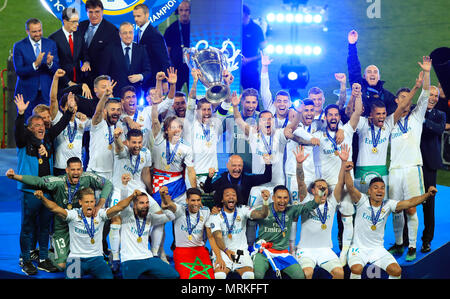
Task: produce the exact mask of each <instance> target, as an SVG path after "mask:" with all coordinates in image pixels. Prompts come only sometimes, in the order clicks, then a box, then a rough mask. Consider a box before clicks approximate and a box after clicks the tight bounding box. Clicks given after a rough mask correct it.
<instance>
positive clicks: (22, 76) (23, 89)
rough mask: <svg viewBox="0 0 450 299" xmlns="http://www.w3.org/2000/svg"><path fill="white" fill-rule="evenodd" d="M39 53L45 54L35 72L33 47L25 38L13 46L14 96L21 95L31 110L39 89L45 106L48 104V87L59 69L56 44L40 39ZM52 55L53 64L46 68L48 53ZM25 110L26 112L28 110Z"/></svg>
mask: <svg viewBox="0 0 450 299" xmlns="http://www.w3.org/2000/svg"><path fill="white" fill-rule="evenodd" d="M41 51H42V52H45V55H44V57H43V58H42V63H41V65H40V66H39V68H38V69H37V70H34V68H33V65H32V64H33V62H34V61H35V60H36V56H35V53H34V46H33V45H32V44H31V42H30V39H29V37H28V36H27V37H26V38H24V39H23V40H21V41H18V42H17V43H15V44H14V50H13V62H14V68H15V70H16V74H17V82H16V90H15V92H14V95H17V94H19V93H20V94H22V95H23V98H24V100H25V101H30V104H31V105H30V107H29V108H28V109H31V110H32V109H33V107H34V106H36V104H41V103H34V100H35V98H36V96H37V93H38V91H39V88H40V89H41V92H42V97H43V99H44V101H45V103H42V104H46V105H49V104H50V86H51V84H52V80H53V74H54V73H55V71H56V70H57V69H58V67H59V60H58V50H57V48H56V44H55V42H54V41H52V40H51V39H47V38H42V43H41ZM49 52H50V53H51V55H53V56H54V57H53V64H52V66H51V67H50V68H49V67H48V66H47V63H46V61H47V55H48V53H49ZM28 109H27V110H28Z"/></svg>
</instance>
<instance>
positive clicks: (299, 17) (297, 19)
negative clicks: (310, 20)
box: [295, 13, 303, 23]
mask: <svg viewBox="0 0 450 299" xmlns="http://www.w3.org/2000/svg"><path fill="white" fill-rule="evenodd" d="M295 22H296V23H303V15H302V14H301V13H298V14H295Z"/></svg>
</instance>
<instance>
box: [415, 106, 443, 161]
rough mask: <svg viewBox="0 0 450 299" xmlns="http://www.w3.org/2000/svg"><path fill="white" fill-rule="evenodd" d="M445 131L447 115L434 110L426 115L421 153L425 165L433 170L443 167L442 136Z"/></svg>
mask: <svg viewBox="0 0 450 299" xmlns="http://www.w3.org/2000/svg"><path fill="white" fill-rule="evenodd" d="M444 130H445V113H444V112H442V111H440V110H438V109H432V110H431V111H427V112H426V113H425V122H424V124H423V131H422V136H421V139H420V151H421V152H422V159H423V164H424V165H426V166H427V167H428V168H431V169H435V170H436V169H439V168H441V167H442V158H441V136H442V133H444Z"/></svg>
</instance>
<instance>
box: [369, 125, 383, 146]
mask: <svg viewBox="0 0 450 299" xmlns="http://www.w3.org/2000/svg"><path fill="white" fill-rule="evenodd" d="M370 132H371V133H372V146H373V147H377V145H378V142H380V137H381V128H379V129H378V133H377V136H375V126H374V125H373V124H370Z"/></svg>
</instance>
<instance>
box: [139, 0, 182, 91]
mask: <svg viewBox="0 0 450 299" xmlns="http://www.w3.org/2000/svg"><path fill="white" fill-rule="evenodd" d="M149 16H150V13H149V9H148V7H147V5H145V4H138V5H136V6H135V7H134V9H133V17H134V22H135V23H136V26H137V31H136V34H135V37H134V38H135V42H136V43H137V44H139V45H145V46H146V47H147V53H148V59H149V62H150V67H151V70H152V72H151V76H150V78H149V80H148V82H145V84H144V86H143V89H144V91H145V92H148V89H149V88H150V87H154V86H155V85H156V79H155V78H156V74H157V73H158V72H165V71H166V70H167V69H168V68H169V67H170V60H169V54H168V52H167V47H166V42H165V41H164V38H163V36H162V35H161V33H160V32H159V31H158V30H157V29H156V28H155V27H153V26H152V24H151V23H150V21H149ZM177 90H178V89H177Z"/></svg>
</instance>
